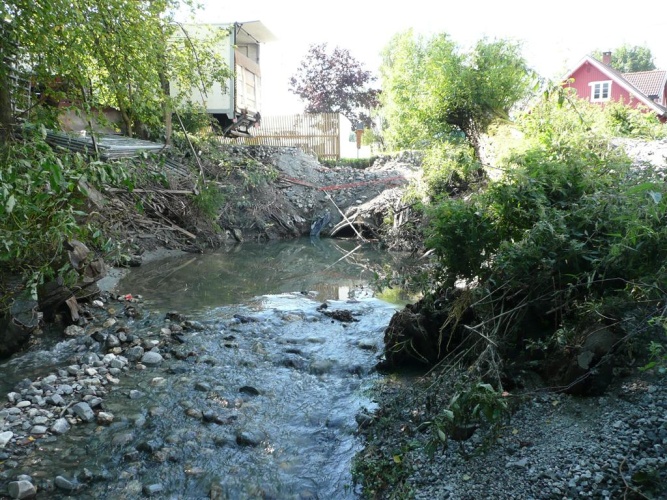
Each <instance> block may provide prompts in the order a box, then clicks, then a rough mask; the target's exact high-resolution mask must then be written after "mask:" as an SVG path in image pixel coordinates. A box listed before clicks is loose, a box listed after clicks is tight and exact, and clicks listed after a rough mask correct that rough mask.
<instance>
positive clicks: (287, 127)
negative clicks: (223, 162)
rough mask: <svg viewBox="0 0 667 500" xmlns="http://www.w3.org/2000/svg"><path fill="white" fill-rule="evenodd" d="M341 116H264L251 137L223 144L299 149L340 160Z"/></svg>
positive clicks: (318, 114) (231, 140)
mask: <svg viewBox="0 0 667 500" xmlns="http://www.w3.org/2000/svg"><path fill="white" fill-rule="evenodd" d="M340 129H341V127H340V115H339V114H338V113H305V114H301V115H277V116H264V117H262V121H261V124H260V126H259V127H257V128H254V129H251V134H252V137H237V138H221V139H220V140H221V142H223V143H231V144H247V145H261V146H279V147H297V148H301V149H303V150H304V151H305V152H307V153H311V154H314V155H315V156H317V157H318V158H326V159H336V160H338V159H340V143H341V136H340V134H341V130H340Z"/></svg>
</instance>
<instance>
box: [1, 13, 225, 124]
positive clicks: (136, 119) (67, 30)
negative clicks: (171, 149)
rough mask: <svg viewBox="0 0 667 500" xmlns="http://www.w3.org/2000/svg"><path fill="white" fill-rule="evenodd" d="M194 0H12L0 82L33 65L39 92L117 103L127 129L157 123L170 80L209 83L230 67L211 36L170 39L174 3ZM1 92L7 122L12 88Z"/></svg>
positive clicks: (81, 103) (80, 102) (165, 109)
mask: <svg viewBox="0 0 667 500" xmlns="http://www.w3.org/2000/svg"><path fill="white" fill-rule="evenodd" d="M183 6H189V7H190V8H193V2H191V0H183V1H179V0H145V1H137V0H107V1H105V2H99V1H96V0H50V1H49V2H35V1H33V0H12V1H10V2H3V3H2V4H0V22H1V23H2V30H1V34H0V55H2V56H3V57H2V58H1V59H0V83H2V85H0V87H3V88H5V89H8V88H9V86H8V85H7V83H8V81H9V77H10V74H11V73H12V71H16V70H17V69H20V70H23V71H25V72H28V73H29V74H30V75H31V79H32V80H33V82H35V83H36V84H37V85H39V87H40V90H41V91H42V92H41V95H42V99H45V98H46V97H50V98H52V99H53V100H54V101H56V102H61V101H64V100H67V101H69V102H70V103H72V105H74V106H76V107H78V108H80V109H84V110H86V109H87V110H89V109H90V108H91V107H93V106H113V107H115V108H117V109H118V110H119V111H120V112H121V115H122V117H123V121H124V125H125V129H126V130H125V132H126V133H128V134H132V133H133V132H137V131H138V129H139V128H140V127H141V126H144V127H148V128H150V129H152V130H155V129H157V128H159V127H160V126H161V125H162V124H163V121H162V120H163V117H166V115H167V114H170V107H169V103H170V97H169V93H168V82H170V81H178V82H179V88H182V89H190V88H192V87H193V86H194V84H195V82H196V84H197V86H204V87H210V86H211V85H212V84H213V82H215V81H220V82H224V81H225V80H226V79H227V78H228V76H229V75H230V71H229V68H227V66H226V65H225V63H224V60H223V59H222V57H221V55H220V54H218V53H216V51H215V48H214V43H213V41H212V40H201V39H196V40H195V39H186V40H184V41H183V42H182V43H181V44H180V45H178V44H175V43H172V42H171V39H172V35H173V33H174V31H175V30H177V29H179V27H178V25H177V24H176V23H175V22H174V12H175V11H176V9H177V8H179V7H183ZM6 94H8V93H7V92H5V93H3V94H0V120H1V122H2V123H1V125H2V126H3V130H7V129H8V125H9V123H8V121H9V120H10V117H11V113H10V112H9V110H8V107H9V105H10V99H11V96H9V95H6Z"/></svg>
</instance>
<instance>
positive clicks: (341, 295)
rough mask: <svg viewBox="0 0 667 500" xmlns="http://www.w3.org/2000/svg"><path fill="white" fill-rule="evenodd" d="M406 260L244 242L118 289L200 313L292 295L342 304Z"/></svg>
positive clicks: (372, 251) (148, 268) (341, 243)
mask: <svg viewBox="0 0 667 500" xmlns="http://www.w3.org/2000/svg"><path fill="white" fill-rule="evenodd" d="M405 259H406V256H405V255H402V254H388V253H386V252H383V251H381V250H379V249H378V248H377V247H375V246H374V245H372V244H370V243H367V244H364V245H360V244H359V243H358V242H356V241H350V240H347V241H346V240H332V239H324V240H319V239H315V240H310V239H308V238H303V239H299V240H296V241H289V242H275V243H262V244H252V243H244V244H242V245H238V246H236V247H233V248H231V249H227V250H218V251H215V252H211V253H206V254H202V255H192V254H187V255H183V256H179V257H172V258H167V259H163V260H160V261H156V262H150V263H148V264H145V265H144V266H142V267H140V268H139V269H137V270H135V271H133V272H132V273H130V274H129V275H128V276H126V277H125V278H123V279H122V280H121V281H120V282H119V284H118V286H117V289H118V290H119V291H120V292H122V293H132V294H141V295H144V296H146V297H148V298H149V301H150V304H151V306H152V307H155V308H158V309H162V310H166V309H173V308H176V309H181V310H188V311H202V310H206V309H210V308H213V307H218V306H221V305H226V304H234V303H239V302H242V301H244V300H247V299H250V298H252V297H255V296H257V295H263V294H273V293H284V292H293V291H302V292H306V293H307V292H317V295H316V297H317V299H318V300H327V299H334V300H339V299H341V300H343V299H347V298H349V297H350V296H351V294H352V295H355V294H356V293H358V291H359V290H360V289H363V288H364V287H367V286H368V285H369V284H371V283H372V282H373V280H374V277H375V276H376V273H377V272H378V271H379V270H381V269H382V268H383V267H384V266H390V267H392V268H395V267H397V266H398V265H399V263H400V262H401V261H403V260H405Z"/></svg>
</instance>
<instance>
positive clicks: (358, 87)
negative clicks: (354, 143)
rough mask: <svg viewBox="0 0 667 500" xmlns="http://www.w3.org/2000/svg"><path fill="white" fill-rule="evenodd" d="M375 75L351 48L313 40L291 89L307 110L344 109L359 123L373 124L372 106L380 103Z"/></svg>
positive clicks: (333, 110)
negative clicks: (372, 86)
mask: <svg viewBox="0 0 667 500" xmlns="http://www.w3.org/2000/svg"><path fill="white" fill-rule="evenodd" d="M375 79H376V78H375V77H374V76H373V75H372V74H371V72H370V71H368V70H366V69H364V68H363V66H362V64H361V63H360V62H359V61H357V60H356V59H355V58H354V57H352V55H351V54H350V51H349V50H347V49H343V48H340V47H335V48H334V49H333V51H332V52H329V51H328V49H327V44H326V43H321V44H312V45H311V46H310V47H309V49H308V52H307V53H306V55H305V56H304V58H303V59H302V60H301V63H300V65H299V67H298V68H297V70H296V73H295V74H294V75H293V76H292V77H291V78H290V80H289V84H290V89H289V90H290V92H293V93H294V94H296V95H298V96H299V97H300V98H301V100H303V101H304V102H305V104H306V107H305V111H306V112H307V113H342V114H343V115H344V116H345V117H347V118H348V119H349V120H350V121H351V122H352V126H353V127H356V126H357V124H358V123H359V122H362V123H363V124H364V126H365V127H369V126H370V125H371V117H370V110H371V109H373V108H375V107H376V106H377V105H378V96H379V94H380V91H379V90H377V89H374V88H371V83H372V82H373V81H375Z"/></svg>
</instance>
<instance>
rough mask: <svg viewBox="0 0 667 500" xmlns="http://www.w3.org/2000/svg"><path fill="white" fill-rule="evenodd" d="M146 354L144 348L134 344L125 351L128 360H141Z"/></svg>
mask: <svg viewBox="0 0 667 500" xmlns="http://www.w3.org/2000/svg"><path fill="white" fill-rule="evenodd" d="M143 355H144V348H143V347H141V346H138V345H137V346H134V347H130V348H129V349H128V350H127V351H125V357H126V358H127V360H128V361H132V362H134V361H139V360H140V359H141V357H142V356H143Z"/></svg>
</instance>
